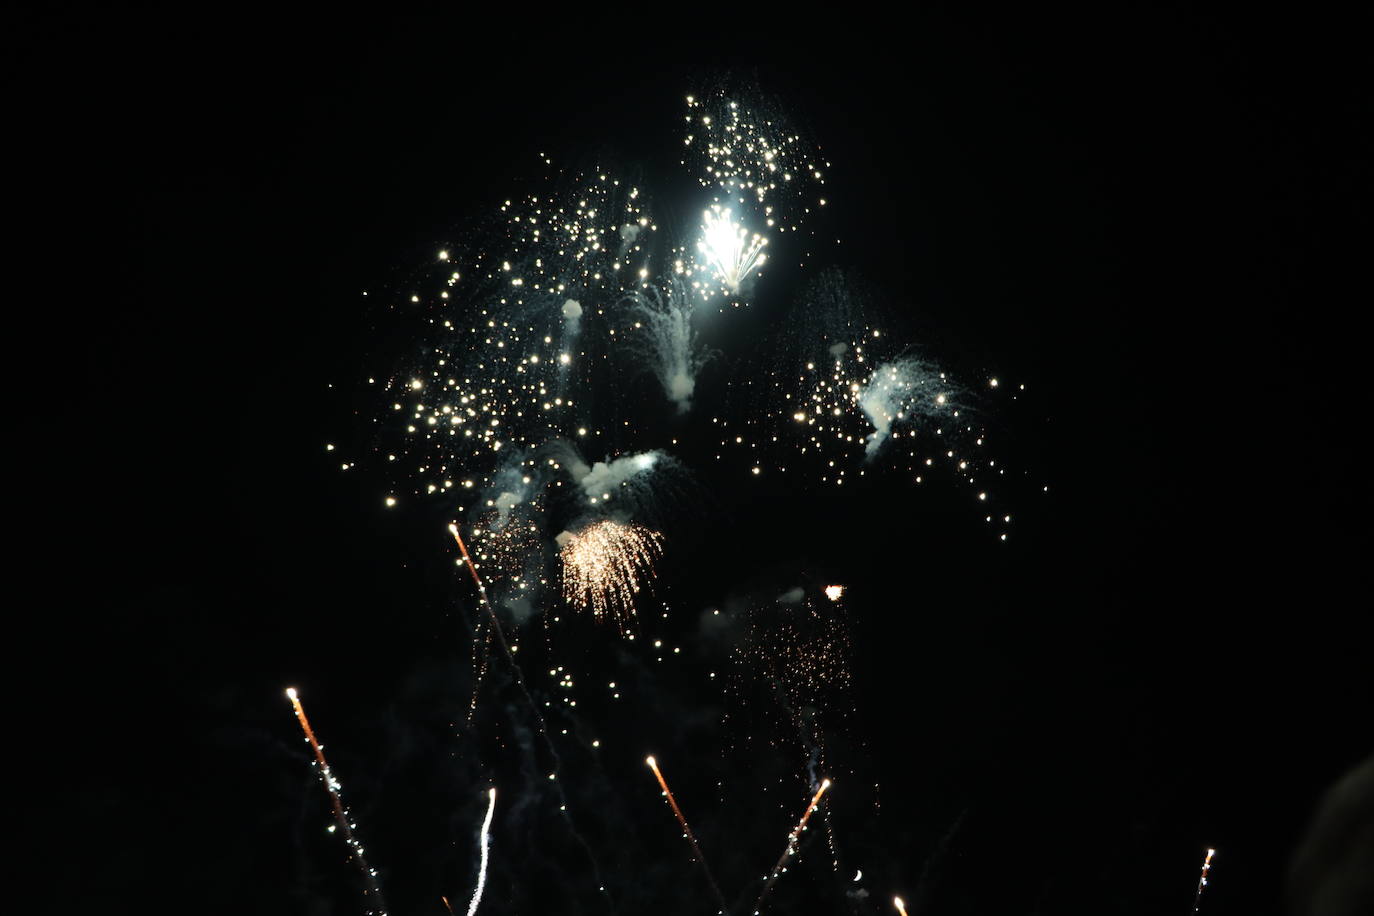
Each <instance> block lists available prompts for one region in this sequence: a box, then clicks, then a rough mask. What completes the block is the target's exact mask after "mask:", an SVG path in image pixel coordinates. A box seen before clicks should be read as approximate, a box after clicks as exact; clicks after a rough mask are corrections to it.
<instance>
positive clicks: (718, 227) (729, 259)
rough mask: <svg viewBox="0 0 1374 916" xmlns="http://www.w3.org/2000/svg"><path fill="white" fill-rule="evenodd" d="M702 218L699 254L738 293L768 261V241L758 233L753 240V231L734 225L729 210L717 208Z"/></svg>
mask: <svg viewBox="0 0 1374 916" xmlns="http://www.w3.org/2000/svg"><path fill="white" fill-rule="evenodd" d="M702 218H703V220H704V222H703V223H702V226H701V230H702V237H701V241H699V242H697V251H698V252H699V253H700V254H701V255H702V257H703V258H704V259H705V260H706V265H707V266H708V267H709V268H710V269H711V270H712V271H713V272H714V273H715V275H716V277H717V278H718V279H719V280H720V282H721V283H723V284H725V287H726V289H727V291H729V292H731V293H737V292H739V288H740V284H741V283H743V282H744V281H745V279H746V278H747V277H748V276H749V275H750V274H751V273H754V272H755V271H756V270H758V269H759V268H760V267H762V266H763V264H764V261H766V260H767V258H768V256H767V255H765V254H764V253H763V248H764V246H765V245H767V244H768V240H767V239H766V238H764V237H763V236H761V235H759V234H758V233H757V232H756V233H754V234H753V236H752V237H751V236H750V234H749V230H747V229H745V228H744V226H742V225H740V224H739V223H737V222H735V221H734V219H733V218H732V217H731V215H730V210H729V208H728V207H727V208H724V209H722V208H721V207H720V206H719V205H713V206H712V207H711V209H709V210H706V211H705V212H704V213H703V215H702Z"/></svg>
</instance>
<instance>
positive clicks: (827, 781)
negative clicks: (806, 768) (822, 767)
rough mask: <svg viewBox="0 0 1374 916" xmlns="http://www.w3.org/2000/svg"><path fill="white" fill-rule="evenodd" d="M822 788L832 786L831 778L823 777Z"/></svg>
mask: <svg viewBox="0 0 1374 916" xmlns="http://www.w3.org/2000/svg"><path fill="white" fill-rule="evenodd" d="M821 788H822V789H828V788H830V780H828V779H823V780H821Z"/></svg>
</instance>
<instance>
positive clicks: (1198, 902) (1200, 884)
mask: <svg viewBox="0 0 1374 916" xmlns="http://www.w3.org/2000/svg"><path fill="white" fill-rule="evenodd" d="M1216 854H1217V851H1216V850H1215V849H1212V848H1211V847H1208V849H1207V857H1206V858H1204V859H1203V860H1202V874H1201V875H1200V876H1199V877H1198V879H1197V894H1196V895H1195V896H1194V897H1193V912H1194V913H1196V912H1197V911H1198V908H1199V907H1201V906H1202V891H1203V889H1204V888H1205V887H1207V872H1209V871H1210V870H1211V868H1212V856H1214V855H1216Z"/></svg>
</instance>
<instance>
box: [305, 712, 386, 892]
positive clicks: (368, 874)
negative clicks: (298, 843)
mask: <svg viewBox="0 0 1374 916" xmlns="http://www.w3.org/2000/svg"><path fill="white" fill-rule="evenodd" d="M286 696H287V698H288V699H290V700H291V706H292V708H294V709H295V711H296V721H297V722H299V723H300V725H301V731H303V732H305V740H306V741H308V742H309V743H310V749H311V750H312V751H314V752H315V763H316V765H317V767H318V768H319V771H320V781H321V782H323V783H324V788H325V791H327V792H328V793H329V803H330V805H331V806H332V807H333V809H334V823H335V824H336V825H337V826H338V830H339V832H340V833H341V834H343V838H344V842H345V843H346V844H347V846H348V849H349V852H350V854H351V855H352V857H353V861H354V862H356V863H357V864H358V870H359V871H361V872H362V873H363V882H364V884H365V885H366V887H365V888H364V890H363V896H364V898H365V899H364V903H365V904H366V905H367V912H368V913H375V914H378V916H386V902H385V901H384V900H383V899H382V889H381V887H380V886H379V885H378V884H377V871H376V869H374V868H372V867H371V866H370V865H368V864H367V859H366V858H364V857H363V844H362V843H360V842H358V838H357V837H356V836H355V835H354V833H353V823H352V820H351V818H350V816H349V814H348V809H347V808H345V807H344V803H343V798H342V797H341V796H340V795H339V793H340V791H341V790H342V786H341V785H340V783H339V781H338V780H337V779H335V778H334V772H333V771H332V770H330V769H329V762H328V761H326V760H325V759H324V749H323V748H321V747H320V742H319V741H317V740H315V732H314V730H313V729H312V728H311V727H310V720H309V719H307V718H306V717H305V707H303V706H302V705H301V700H300V697H299V696H297V694H296V688H295V687H288V688H286Z"/></svg>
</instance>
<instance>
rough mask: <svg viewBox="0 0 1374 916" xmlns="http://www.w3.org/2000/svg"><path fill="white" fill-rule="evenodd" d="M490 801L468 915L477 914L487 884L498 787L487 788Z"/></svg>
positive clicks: (483, 827)
mask: <svg viewBox="0 0 1374 916" xmlns="http://www.w3.org/2000/svg"><path fill="white" fill-rule="evenodd" d="M487 793H488V796H489V798H490V801H488V802H487V819H486V820H484V821H482V836H481V839H480V841H479V842H480V843H481V845H482V866H481V870H480V871H478V872H477V887H476V888H474V889H473V891H472V901H471V902H470V903H468V916H475V914H476V912H477V904H479V903H481V902H482V891H483V889H485V888H486V886H487V854H488V852H489V851H490V850H491V815H492V813H493V812H494V811H496V787H495V786H493V787H492V788H491V789H488V790H487Z"/></svg>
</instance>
